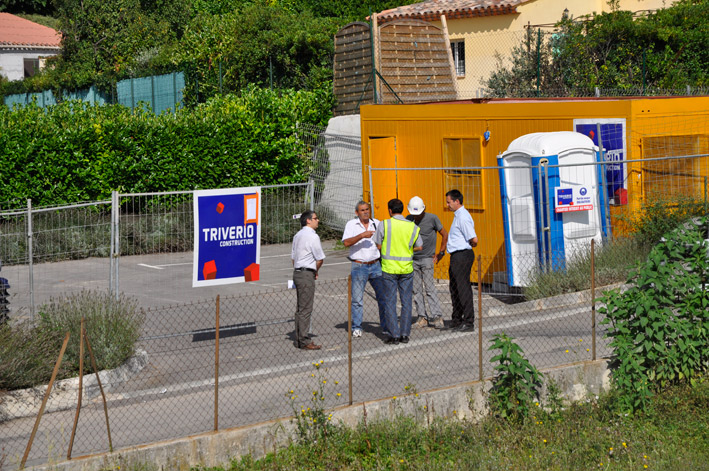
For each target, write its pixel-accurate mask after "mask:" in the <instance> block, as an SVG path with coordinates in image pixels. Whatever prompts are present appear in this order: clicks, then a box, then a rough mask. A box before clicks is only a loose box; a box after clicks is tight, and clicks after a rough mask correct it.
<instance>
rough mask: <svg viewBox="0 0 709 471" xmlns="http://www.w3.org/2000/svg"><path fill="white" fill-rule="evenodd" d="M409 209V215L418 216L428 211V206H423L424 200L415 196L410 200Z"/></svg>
mask: <svg viewBox="0 0 709 471" xmlns="http://www.w3.org/2000/svg"><path fill="white" fill-rule="evenodd" d="M407 209H408V210H409V213H411V214H413V215H414V216H418V215H419V214H421V213H422V212H423V210H424V209H426V205H425V204H423V200H422V199H421V198H419V197H418V196H414V197H413V198H411V199H410V200H409V206H407Z"/></svg>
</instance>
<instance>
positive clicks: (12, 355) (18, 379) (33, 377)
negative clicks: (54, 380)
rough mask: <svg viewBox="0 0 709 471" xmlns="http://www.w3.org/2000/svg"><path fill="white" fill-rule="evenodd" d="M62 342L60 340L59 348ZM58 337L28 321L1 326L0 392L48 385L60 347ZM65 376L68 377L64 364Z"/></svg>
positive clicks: (63, 372) (64, 364)
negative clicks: (57, 346)
mask: <svg viewBox="0 0 709 471" xmlns="http://www.w3.org/2000/svg"><path fill="white" fill-rule="evenodd" d="M62 341H63V337H62V339H59V348H60V347H61V343H62ZM56 345H57V336H56V333H54V332H48V331H46V330H41V329H37V328H35V327H33V326H32V325H31V324H29V323H28V322H23V323H17V324H15V325H13V326H10V324H2V325H0V391H1V390H3V389H10V390H11V389H23V388H30V387H33V386H36V385H38V384H44V383H47V382H48V381H49V378H50V377H51V376H52V370H53V368H54V363H55V362H56V359H57V356H58V355H59V348H56V349H54V348H53V347H54V346H56ZM59 374H61V375H62V376H64V377H66V376H67V368H66V363H63V367H62V370H61V371H60V372H59Z"/></svg>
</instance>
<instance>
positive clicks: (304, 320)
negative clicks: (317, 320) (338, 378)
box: [293, 270, 315, 348]
mask: <svg viewBox="0 0 709 471" xmlns="http://www.w3.org/2000/svg"><path fill="white" fill-rule="evenodd" d="M293 283H294V284H295V291H296V293H297V295H298V307H297V309H296V311H295V345H296V347H298V348H301V347H304V346H306V345H308V344H309V343H311V342H312V340H310V334H309V333H308V332H309V330H310V316H311V314H312V313H313V300H314V299H315V273H313V272H311V271H305V270H303V271H298V270H295V271H293Z"/></svg>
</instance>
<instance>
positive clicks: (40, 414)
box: [20, 332, 70, 469]
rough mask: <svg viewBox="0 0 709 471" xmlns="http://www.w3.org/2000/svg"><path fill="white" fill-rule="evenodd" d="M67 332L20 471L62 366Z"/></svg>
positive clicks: (67, 336) (28, 453)
mask: <svg viewBox="0 0 709 471" xmlns="http://www.w3.org/2000/svg"><path fill="white" fill-rule="evenodd" d="M69 337H70V334H69V332H67V333H66V336H65V337H64V343H63V344H62V348H61V350H60V351H59V357H58V358H57V362H56V363H55V364H54V371H52V378H51V379H50V380H49V384H48V385H47V391H45V393H44V399H42V405H41V406H40V407H39V412H38V413H37V419H36V420H35V421H34V427H33V428H32V433H31V434H30V440H29V442H27V448H25V454H24V456H23V457H22V461H21V462H20V469H24V467H25V463H27V457H28V456H29V455H30V450H31V449H32V442H33V441H34V436H35V435H36V434H37V429H38V428H39V421H40V419H41V418H42V414H43V413H44V408H45V407H46V405H47V401H48V400H49V393H50V392H52V386H54V380H55V379H57V373H58V372H59V366H60V365H61V364H62V358H64V352H65V351H66V346H67V344H68V343H69Z"/></svg>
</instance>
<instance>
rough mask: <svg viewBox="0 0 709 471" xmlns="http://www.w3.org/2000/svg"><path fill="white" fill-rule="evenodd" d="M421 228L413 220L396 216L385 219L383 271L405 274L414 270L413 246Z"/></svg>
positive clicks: (382, 251)
mask: <svg viewBox="0 0 709 471" xmlns="http://www.w3.org/2000/svg"><path fill="white" fill-rule="evenodd" d="M419 230H420V229H419V227H418V226H417V225H416V224H414V223H413V222H412V221H402V220H400V219H394V218H391V219H387V220H386V221H384V239H383V240H382V250H381V253H382V271H384V272H386V273H391V274H392V275H405V274H407V273H411V272H413V271H414V263H413V259H414V249H413V247H414V242H415V241H416V238H417V237H418V235H419Z"/></svg>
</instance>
